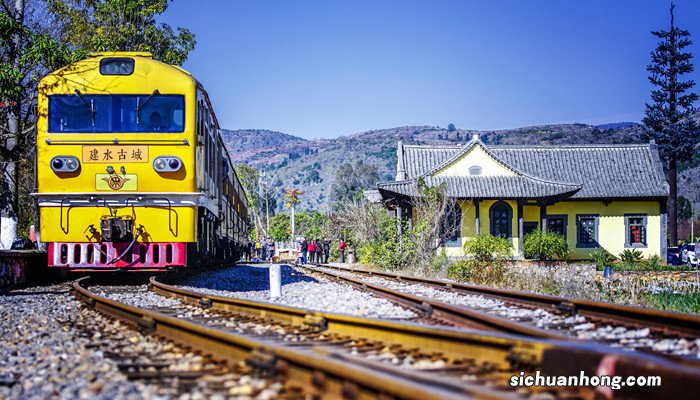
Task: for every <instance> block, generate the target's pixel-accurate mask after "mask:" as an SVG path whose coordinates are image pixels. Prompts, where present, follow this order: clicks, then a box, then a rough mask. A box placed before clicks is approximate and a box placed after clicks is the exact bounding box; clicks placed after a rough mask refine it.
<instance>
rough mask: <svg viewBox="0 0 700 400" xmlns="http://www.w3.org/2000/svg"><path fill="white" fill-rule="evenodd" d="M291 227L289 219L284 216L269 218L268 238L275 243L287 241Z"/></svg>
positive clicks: (278, 215)
mask: <svg viewBox="0 0 700 400" xmlns="http://www.w3.org/2000/svg"><path fill="white" fill-rule="evenodd" d="M290 233H291V227H290V225H289V218H287V216H286V215H285V214H277V215H275V216H274V217H272V218H270V232H269V234H270V237H271V238H272V240H274V241H275V242H283V241H285V240H289V237H290Z"/></svg>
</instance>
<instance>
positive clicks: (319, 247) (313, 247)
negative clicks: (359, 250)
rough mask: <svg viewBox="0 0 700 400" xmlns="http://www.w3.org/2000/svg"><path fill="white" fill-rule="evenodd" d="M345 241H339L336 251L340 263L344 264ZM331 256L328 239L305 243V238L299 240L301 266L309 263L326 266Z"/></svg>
mask: <svg viewBox="0 0 700 400" xmlns="http://www.w3.org/2000/svg"><path fill="white" fill-rule="evenodd" d="M346 247H347V245H346V244H345V240H343V239H340V244H339V245H338V250H339V251H340V259H341V262H345V248H346ZM330 255H331V240H330V239H329V238H325V239H323V242H321V240H320V239H316V240H315V241H314V240H311V241H309V242H307V241H306V238H301V242H299V261H300V262H301V263H302V264H306V263H307V261H308V262H310V263H314V262H315V263H318V264H326V263H328V258H329V257H330Z"/></svg>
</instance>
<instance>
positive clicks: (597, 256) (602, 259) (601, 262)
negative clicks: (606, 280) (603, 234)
mask: <svg viewBox="0 0 700 400" xmlns="http://www.w3.org/2000/svg"><path fill="white" fill-rule="evenodd" d="M588 256H589V257H591V258H592V259H593V261H594V262H595V266H596V269H597V270H598V271H602V270H603V267H605V266H606V265H612V263H613V262H615V260H617V258H616V257H615V256H614V255H612V254H610V252H608V251H607V250H605V249H603V248H600V249H596V250H594V251H593V252H592V253H590V254H588Z"/></svg>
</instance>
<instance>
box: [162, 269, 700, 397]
mask: <svg viewBox="0 0 700 400" xmlns="http://www.w3.org/2000/svg"><path fill="white" fill-rule="evenodd" d="M162 279H167V280H174V279H177V276H165V277H163V276H161V277H158V278H151V281H150V284H151V289H152V290H153V291H155V292H156V293H159V294H162V295H166V296H169V297H174V298H178V299H181V300H184V301H186V302H189V303H192V304H198V305H201V306H203V307H210V308H212V309H215V310H226V311H231V312H234V313H241V314H244V315H250V316H258V317H268V318H271V319H274V320H277V321H279V322H283V323H290V324H292V325H296V326H300V327H309V326H316V327H318V329H321V330H322V331H323V332H327V333H339V334H343V335H350V336H354V337H362V338H368V339H373V340H379V341H382V342H384V343H385V344H387V345H388V344H400V345H403V346H407V347H411V346H419V347H420V349H421V350H422V351H424V352H439V353H443V354H445V355H449V356H451V357H455V358H457V357H460V356H462V355H466V356H467V357H470V358H472V359H474V360H475V361H476V362H478V363H489V364H491V365H495V366H497V367H500V368H501V371H503V370H506V371H508V370H509V371H519V370H523V371H533V370H539V371H541V373H542V374H544V375H547V374H549V375H562V376H564V375H566V376H579V375H580V374H582V373H584V374H586V375H588V376H594V375H601V374H603V375H604V374H608V375H618V376H622V377H628V376H659V377H661V379H662V387H660V388H654V387H629V386H628V387H622V388H621V389H619V390H618V391H616V393H615V396H616V397H618V396H619V397H620V398H649V397H653V398H667V399H673V400H677V398H679V397H678V396H682V394H684V393H695V392H697V391H696V390H700V380H699V379H698V378H700V367H698V366H697V364H695V365H688V364H679V363H677V362H676V360H673V359H667V358H665V357H663V356H660V355H656V354H645V353H639V352H630V351H625V350H621V349H616V348H609V347H607V346H603V345H599V344H594V343H587V342H580V341H556V340H544V339H533V338H525V337H521V336H512V335H505V334H499V333H494V332H477V331H472V330H464V329H455V328H448V327H445V328H442V327H434V326H433V327H426V326H422V325H418V324H413V323H407V322H393V321H387V320H377V319H368V318H360V317H351V316H347V315H340V314H332V313H323V312H313V311H308V310H303V309H299V308H294V307H286V306H280V305H276V304H270V303H262V302H253V301H248V300H241V299H235V298H229V297H223V296H214V295H209V294H204V293H199V292H195V291H191V290H185V289H182V288H178V287H175V286H172V285H168V284H165V283H163V282H162V281H161V280H162ZM691 386H692V388H691ZM694 388H696V389H694Z"/></svg>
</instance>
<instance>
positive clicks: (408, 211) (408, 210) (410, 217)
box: [406, 207, 413, 229]
mask: <svg viewBox="0 0 700 400" xmlns="http://www.w3.org/2000/svg"><path fill="white" fill-rule="evenodd" d="M406 214H408V215H407V219H408V229H413V207H406Z"/></svg>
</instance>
